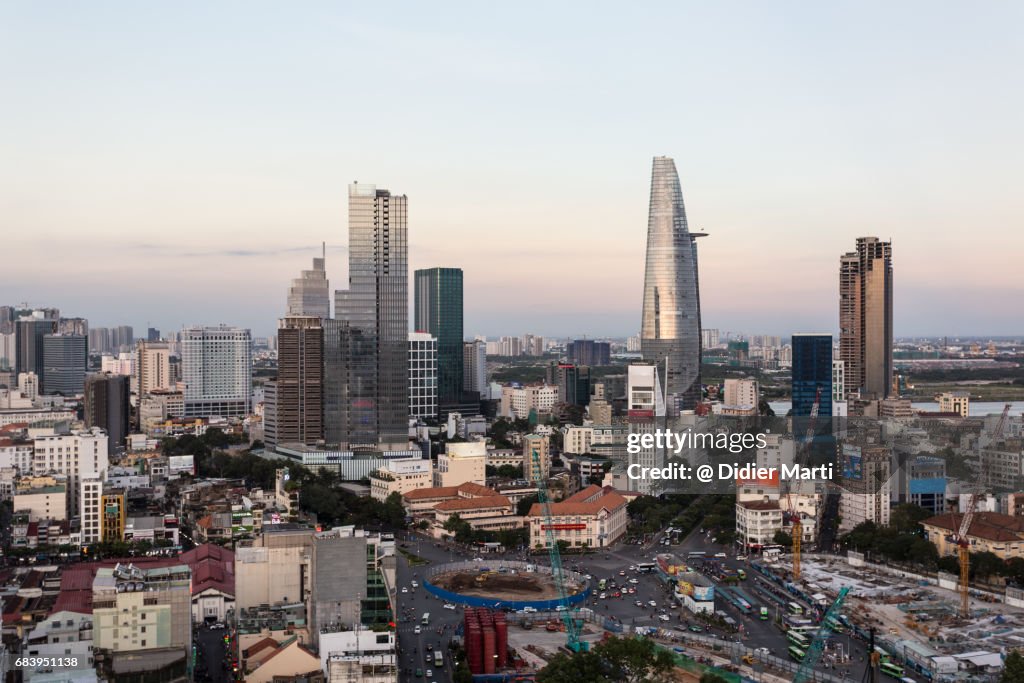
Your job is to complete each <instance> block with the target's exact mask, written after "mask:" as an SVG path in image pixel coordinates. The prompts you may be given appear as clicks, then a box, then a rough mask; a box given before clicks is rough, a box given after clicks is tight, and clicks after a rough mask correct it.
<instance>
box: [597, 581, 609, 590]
mask: <svg viewBox="0 0 1024 683" xmlns="http://www.w3.org/2000/svg"><path fill="white" fill-rule="evenodd" d="M607 586H608V579H601V580H600V581H598V582H597V589H598V590H602V591H603V590H604V589H605V588H606V587H607Z"/></svg>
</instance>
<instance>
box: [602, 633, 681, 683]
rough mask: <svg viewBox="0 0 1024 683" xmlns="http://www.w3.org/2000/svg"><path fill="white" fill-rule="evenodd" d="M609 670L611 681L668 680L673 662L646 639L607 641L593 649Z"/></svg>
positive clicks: (666, 653) (652, 642) (666, 654)
mask: <svg viewBox="0 0 1024 683" xmlns="http://www.w3.org/2000/svg"><path fill="white" fill-rule="evenodd" d="M594 651H595V653H596V654H597V655H598V656H599V657H600V658H601V659H602V660H603V661H604V662H605V664H606V665H607V666H608V668H609V669H610V672H611V674H612V679H613V680H616V681H627V682H628V683H641V682H644V683H646V682H648V681H650V682H651V683H656V682H660V681H668V680H670V675H671V672H672V670H673V669H674V668H675V660H674V659H673V658H672V655H671V654H669V653H668V652H667V651H666V650H662V649H660V648H658V647H656V646H655V644H654V641H653V640H649V639H647V638H609V639H608V640H606V641H604V642H602V643H600V644H598V645H597V647H595V648H594Z"/></svg>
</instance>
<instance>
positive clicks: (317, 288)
mask: <svg viewBox="0 0 1024 683" xmlns="http://www.w3.org/2000/svg"><path fill="white" fill-rule="evenodd" d="M326 263H327V246H326V245H324V247H323V256H321V257H320V258H315V259H313V270H304V271H302V274H301V275H299V277H297V278H295V279H294V280H292V286H291V287H289V288H288V317H292V316H315V317H317V318H320V319H321V320H326V319H327V318H330V317H331V291H330V284H329V283H328V282H327V271H326V269H325V264H326Z"/></svg>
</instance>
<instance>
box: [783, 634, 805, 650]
mask: <svg viewBox="0 0 1024 683" xmlns="http://www.w3.org/2000/svg"><path fill="white" fill-rule="evenodd" d="M786 638H788V639H789V642H790V643H792V644H793V645H796V646H797V647H800V648H803V649H805V650H806V649H807V648H808V646H810V644H811V640H810V638H808V637H807V636H805V635H804V634H803V633H800V632H799V631H788V632H787V633H786Z"/></svg>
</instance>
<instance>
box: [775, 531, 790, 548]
mask: <svg viewBox="0 0 1024 683" xmlns="http://www.w3.org/2000/svg"><path fill="white" fill-rule="evenodd" d="M772 543H776V544H778V545H782V546H785V547H787V548H789V547H791V546H792V545H793V537H792V536H790V535H789V534H787V533H786V532H785V531H782V530H781V529H780V530H779V531H776V532H775V535H774V536H773V537H772Z"/></svg>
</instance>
